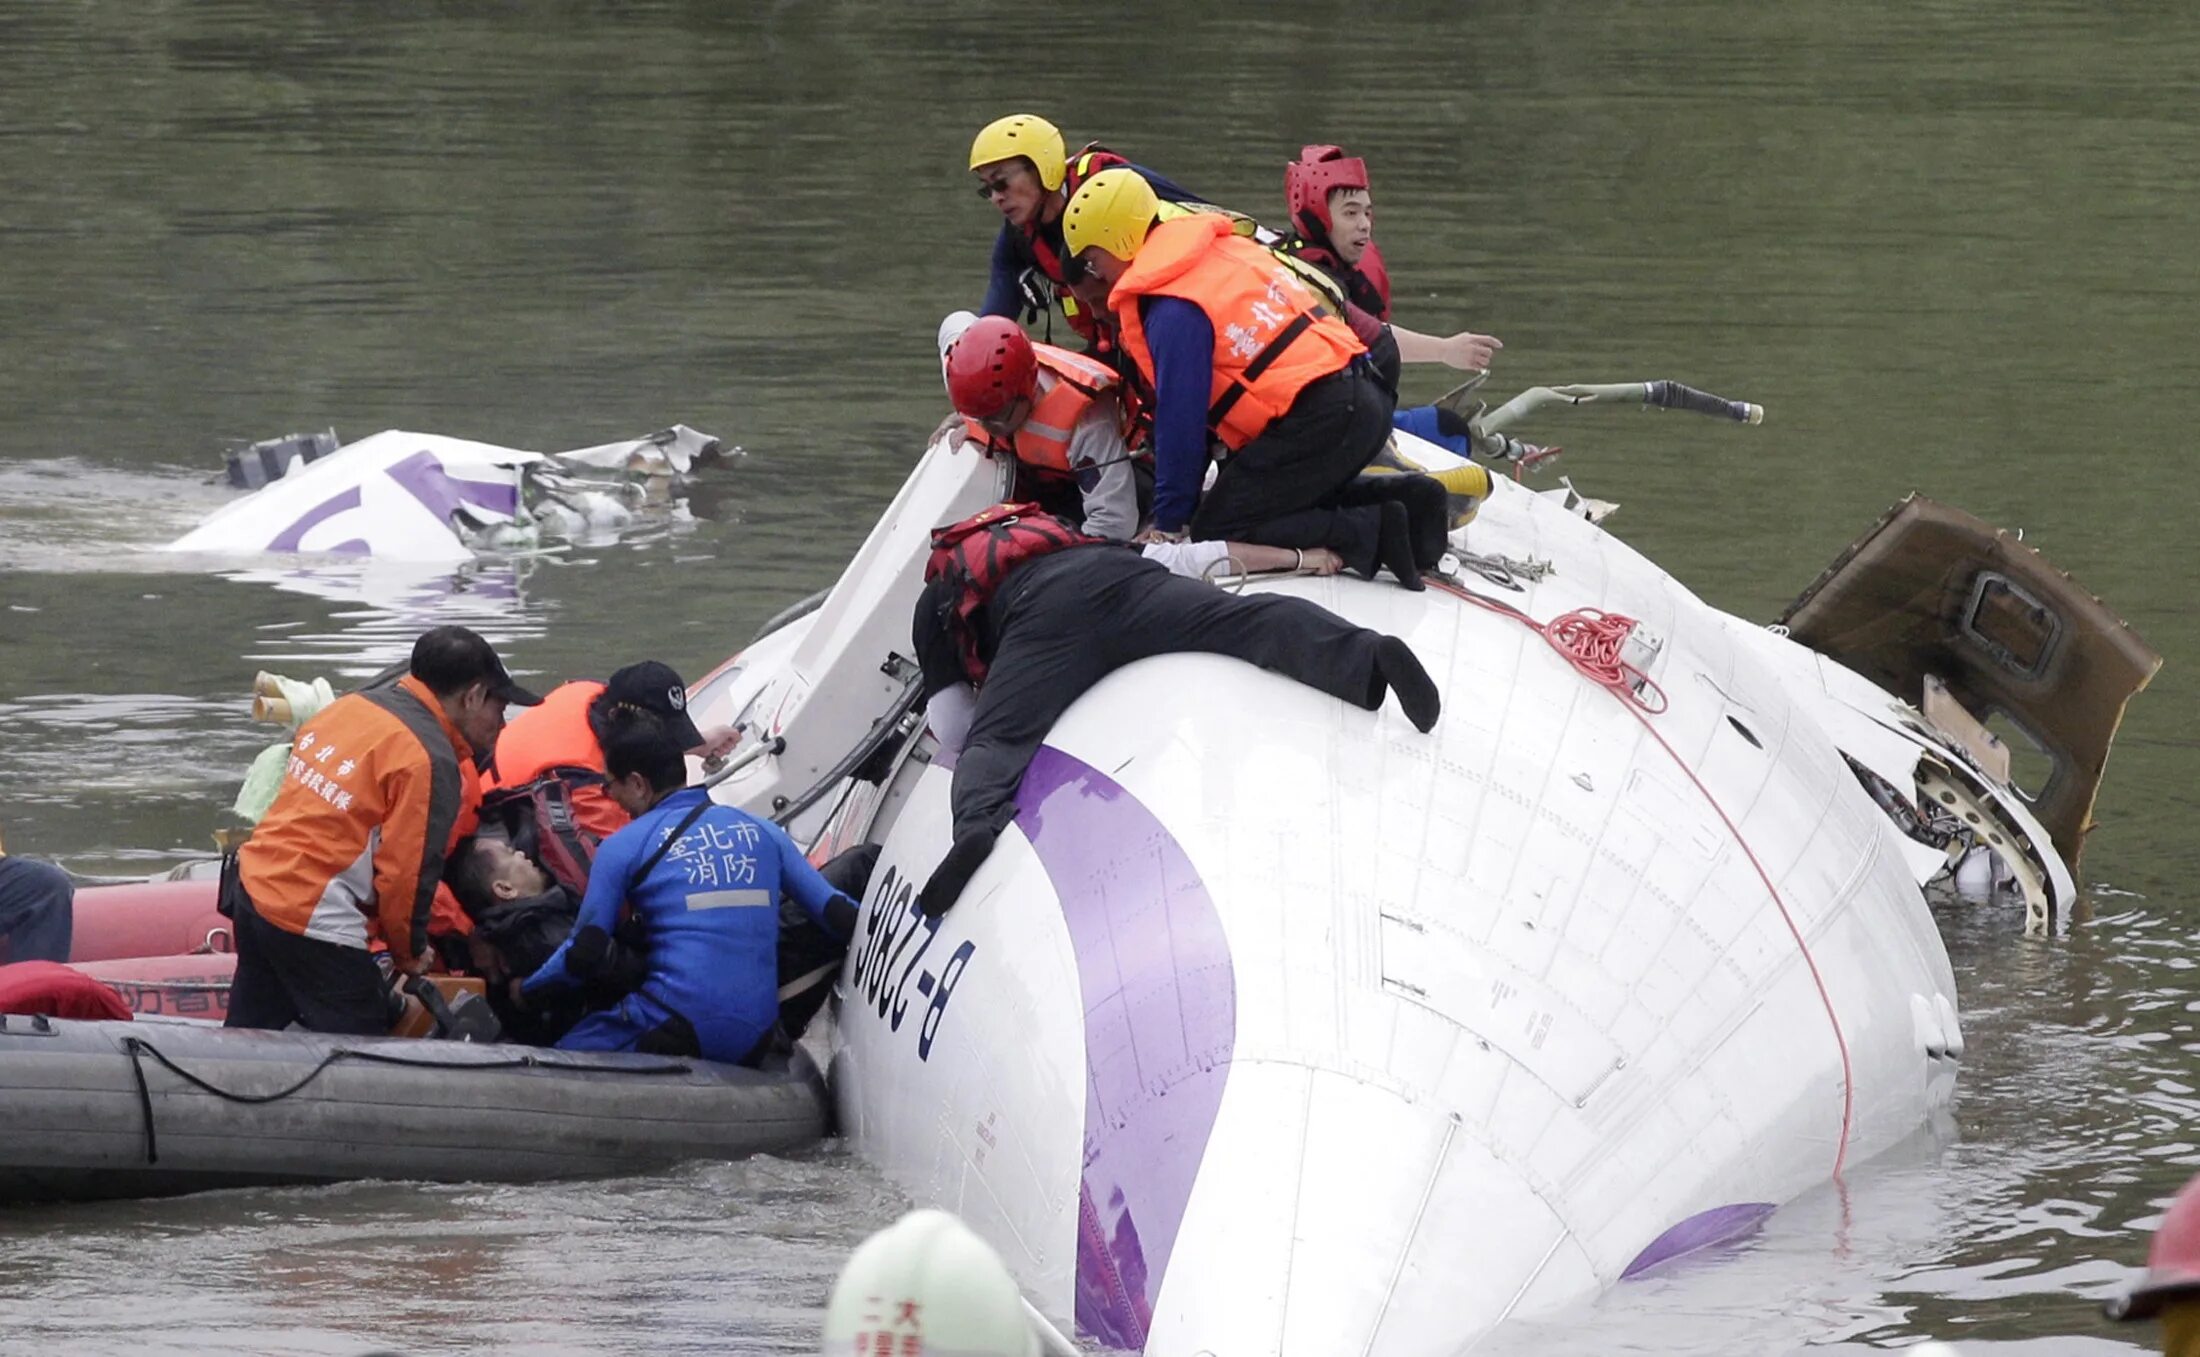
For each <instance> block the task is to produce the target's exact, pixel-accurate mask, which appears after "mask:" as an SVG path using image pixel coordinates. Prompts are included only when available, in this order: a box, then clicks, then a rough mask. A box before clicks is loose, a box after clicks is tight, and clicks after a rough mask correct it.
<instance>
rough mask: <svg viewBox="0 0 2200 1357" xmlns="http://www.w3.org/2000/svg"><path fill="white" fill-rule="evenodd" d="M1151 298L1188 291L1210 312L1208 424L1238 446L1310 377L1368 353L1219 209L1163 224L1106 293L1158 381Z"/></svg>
mask: <svg viewBox="0 0 2200 1357" xmlns="http://www.w3.org/2000/svg"><path fill="white" fill-rule="evenodd" d="M1144 297H1180V298H1182V299H1184V300H1185V301H1188V302H1192V303H1194V304H1196V305H1197V306H1198V307H1199V309H1200V310H1202V311H1204V312H1206V313H1207V319H1208V321H1209V322H1211V323H1212V324H1213V326H1214V331H1215V361H1214V373H1215V375H1214V384H1213V387H1212V388H1211V390H1210V391H1209V393H1208V400H1207V427H1208V428H1209V429H1211V430H1213V431H1214V434H1215V436H1216V437H1217V438H1220V439H1221V440H1222V442H1223V446H1225V447H1227V448H1229V449H1230V450H1231V451H1232V452H1235V451H1236V450H1238V449H1239V448H1242V447H1244V446H1245V445H1246V444H1247V443H1250V442H1252V441H1253V440H1254V439H1255V438H1258V437H1259V436H1260V434H1261V431H1262V430H1264V429H1266V428H1267V427H1268V426H1269V424H1270V423H1272V422H1274V421H1275V420H1276V419H1279V418H1281V417H1282V416H1283V414H1284V413H1285V412H1286V411H1288V410H1289V409H1290V408H1291V405H1292V402H1294V401H1296V400H1297V399H1298V398H1299V392H1301V391H1303V390H1305V389H1306V387H1307V386H1308V385H1309V384H1310V383H1313V382H1315V381H1318V380H1320V379H1321V378H1323V377H1327V376H1329V375H1331V374H1332V373H1336V372H1340V371H1342V370H1343V369H1344V367H1345V365H1346V364H1348V363H1350V362H1351V361H1352V360H1353V359H1354V358H1356V357H1358V356H1360V355H1361V354H1364V353H1366V352H1367V347H1366V346H1365V345H1363V344H1362V343H1360V341H1359V339H1358V338H1357V337H1355V336H1354V335H1353V333H1352V327H1351V326H1349V325H1347V324H1345V323H1344V321H1342V320H1340V319H1338V318H1337V316H1336V315H1335V314H1333V313H1332V312H1331V311H1330V310H1329V308H1328V307H1326V306H1324V305H1323V304H1322V302H1321V300H1320V298H1318V297H1317V296H1316V295H1315V293H1314V290H1313V289H1312V288H1310V287H1308V286H1307V285H1306V283H1305V282H1304V281H1303V280H1302V279H1301V278H1300V277H1299V276H1298V273H1297V271H1296V270H1294V269H1293V268H1292V267H1291V266H1290V265H1288V264H1286V263H1284V262H1283V261H1282V260H1280V259H1278V258H1276V256H1275V254H1274V253H1273V252H1271V251H1270V250H1268V249H1267V248H1266V247H1264V246H1260V245H1256V244H1254V243H1253V242H1252V241H1250V240H1246V239H1244V238H1242V237H1240V236H1238V235H1236V234H1235V233H1234V232H1233V231H1232V229H1231V225H1230V221H1229V219H1228V218H1227V217H1221V216H1216V215H1214V214H1211V213H1200V214H1195V215H1192V216H1187V217H1178V218H1175V219H1173V220H1169V221H1164V222H1162V223H1160V224H1159V225H1157V226H1155V227H1154V228H1153V231H1152V233H1151V234H1150V235H1148V236H1147V237H1146V243H1145V244H1144V245H1143V246H1142V247H1140V249H1139V251H1138V257H1137V258H1136V259H1133V260H1132V261H1131V264H1130V267H1129V269H1127V270H1126V271H1125V272H1124V274H1123V276H1122V277H1121V278H1119V279H1117V280H1116V283H1115V291H1114V292H1113V293H1112V294H1111V295H1110V297H1109V299H1108V303H1109V305H1110V306H1111V307H1113V308H1114V311H1115V318H1116V321H1117V323H1118V324H1119V325H1121V327H1122V331H1123V351H1124V352H1125V353H1128V354H1129V355H1130V356H1131V360H1132V361H1133V362H1134V363H1136V364H1137V366H1138V371H1139V374H1140V375H1141V376H1142V377H1144V378H1145V379H1146V382H1147V384H1148V385H1149V386H1150V385H1151V384H1152V383H1153V352H1152V350H1151V349H1149V348H1148V347H1147V345H1146V329H1145V325H1144V323H1143V322H1142V320H1141V319H1140V316H1139V312H1138V303H1139V300H1140V299H1141V298H1144Z"/></svg>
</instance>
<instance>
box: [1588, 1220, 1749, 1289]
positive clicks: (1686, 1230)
mask: <svg viewBox="0 0 2200 1357" xmlns="http://www.w3.org/2000/svg"><path fill="white" fill-rule="evenodd" d="M1773 1209H1774V1208H1773V1204H1772V1203H1771V1202H1736V1203H1735V1204H1734V1205H1732V1206H1714V1207H1712V1208H1711V1209H1710V1210H1708V1211H1699V1212H1697V1213H1696V1214H1695V1215H1692V1216H1690V1217H1689V1218H1688V1219H1686V1220H1684V1221H1682V1222H1681V1223H1680V1224H1678V1225H1676V1226H1674V1227H1673V1228H1672V1229H1670V1230H1667V1231H1666V1232H1665V1233H1664V1234H1661V1235H1659V1236H1658V1237H1657V1238H1656V1239H1653V1240H1651V1241H1650V1243H1649V1245H1648V1246H1647V1247H1645V1248H1644V1249H1643V1251H1642V1252H1641V1253H1638V1254H1636V1255H1635V1261H1634V1262H1632V1263H1629V1264H1628V1265H1627V1268H1626V1270H1625V1271H1623V1272H1621V1273H1620V1274H1619V1277H1620V1280H1621V1281H1626V1280H1627V1279H1628V1278H1629V1277H1637V1276H1640V1275H1641V1274H1643V1273H1645V1272H1648V1271H1649V1270H1650V1269H1652V1268H1654V1267H1656V1266H1657V1265H1658V1264H1660V1263H1670V1262H1672V1261H1673V1260H1674V1259H1675V1258H1679V1257H1681V1256H1682V1255H1684V1254H1690V1253H1694V1252H1696V1251H1697V1250H1698V1249H1708V1248H1710V1247H1711V1246H1712V1245H1714V1244H1728V1243H1732V1242H1733V1241H1734V1240H1737V1239H1740V1238H1741V1237H1742V1236H1743V1235H1746V1234H1749V1233H1750V1232H1751V1231H1753V1230H1755V1229H1756V1228H1757V1227H1758V1226H1760V1225H1762V1224H1764V1223H1765V1217H1766V1216H1769V1215H1771V1214H1772V1212H1773Z"/></svg>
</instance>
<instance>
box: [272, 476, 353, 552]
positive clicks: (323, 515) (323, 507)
mask: <svg viewBox="0 0 2200 1357" xmlns="http://www.w3.org/2000/svg"><path fill="white" fill-rule="evenodd" d="M358 507H359V487H358V486H356V485H355V486H353V487H352V488H351V489H349V490H346V491H345V492H344V493H342V494H341V495H335V496H332V497H330V498H328V499H325V500H322V501H321V502H320V503H319V504H316V505H314V506H313V507H312V508H311V509H308V510H307V511H306V513H305V515H304V516H303V517H301V518H300V519H299V520H298V521H297V522H295V523H293V524H291V525H290V526H289V527H287V528H285V529H283V530H282V531H281V532H279V533H277V534H276V535H275V540H274V541H272V542H270V543H268V544H267V549H268V550H269V551H296V550H297V549H298V544H299V543H300V542H302V541H304V540H305V536H306V534H307V533H309V532H311V531H313V530H314V529H315V528H317V527H319V526H321V525H322V524H323V523H326V522H327V521H328V520H330V519H332V518H334V517H336V516H337V515H338V514H340V513H343V512H344V511H345V510H347V509H356V508H358Z"/></svg>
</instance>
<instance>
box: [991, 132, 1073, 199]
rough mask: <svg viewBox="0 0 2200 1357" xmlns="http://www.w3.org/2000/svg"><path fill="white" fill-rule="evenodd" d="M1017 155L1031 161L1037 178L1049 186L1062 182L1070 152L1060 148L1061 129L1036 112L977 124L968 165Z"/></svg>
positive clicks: (1058, 186) (1010, 158)
mask: <svg viewBox="0 0 2200 1357" xmlns="http://www.w3.org/2000/svg"><path fill="white" fill-rule="evenodd" d="M1017 156H1022V157H1023V158H1024V159H1026V160H1028V161H1030V162H1031V168H1033V169H1034V170H1037V171H1038V172H1039V182H1040V183H1041V184H1044V185H1045V186H1046V187H1047V188H1048V189H1050V190H1051V189H1058V188H1060V187H1061V186H1062V170H1063V167H1064V166H1065V165H1067V164H1068V162H1069V152H1067V151H1066V150H1064V149H1063V148H1062V129H1060V128H1059V127H1056V126H1055V125H1054V124H1053V123H1050V122H1048V121H1047V120H1046V119H1044V118H1042V117H1039V116H1038V115H1037V114H1033V113H1011V114H1009V115H1008V116H1007V117H1005V118H995V119H994V120H993V121H992V122H989V123H987V124H986V125H985V126H984V127H981V128H979V129H978V139H977V140H976V141H973V142H971V143H970V168H971V169H976V168H978V167H979V166H980V165H990V164H992V163H993V162H994V161H996V160H1013V159H1015V158H1016V157H1017Z"/></svg>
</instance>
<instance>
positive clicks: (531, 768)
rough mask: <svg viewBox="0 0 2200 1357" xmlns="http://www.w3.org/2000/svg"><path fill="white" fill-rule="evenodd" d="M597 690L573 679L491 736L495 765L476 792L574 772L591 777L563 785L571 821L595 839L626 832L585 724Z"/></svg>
mask: <svg viewBox="0 0 2200 1357" xmlns="http://www.w3.org/2000/svg"><path fill="white" fill-rule="evenodd" d="M602 691H603V684H602V683H600V682H598V681H596V680H595V679H574V680H573V681H572V682H570V683H561V684H559V685H558V686H557V687H555V688H552V689H551V690H550V691H549V692H547V693H545V694H543V698H542V705H541V706H539V707H529V708H526V709H525V710H523V711H522V712H521V713H520V714H519V715H518V716H515V717H513V718H512V719H511V721H510V722H508V723H507V724H506V725H505V727H504V733H503V734H502V735H499V736H498V737H497V756H496V762H495V764H494V766H492V767H491V768H490V770H489V772H488V775H487V776H486V777H484V778H483V779H482V788H481V789H482V791H483V792H496V791H501V790H503V789H504V788H506V787H524V786H526V785H527V784H528V783H530V782H533V781H534V780H535V779H536V778H538V777H541V776H542V775H543V774H545V773H547V772H549V771H551V770H552V769H554V768H578V769H581V770H582V771H584V772H589V773H594V774H595V775H596V777H595V779H587V778H581V779H572V780H569V781H568V784H567V799H569V800H570V801H571V802H572V805H573V819H574V820H575V821H576V822H578V823H579V825H580V827H581V828H582V829H585V830H587V831H588V832H589V833H591V834H593V835H595V836H596V837H597V838H599V839H608V838H610V837H611V836H612V835H614V834H616V833H618V832H619V831H620V830H622V829H624V828H626V822H627V820H628V818H629V817H628V815H627V813H626V812H625V811H623V810H620V809H619V805H618V803H617V802H616V801H613V800H612V799H611V798H610V797H609V796H607V795H605V794H604V789H603V783H602V781H601V779H602V778H603V777H604V776H605V773H604V766H603V746H601V745H599V744H597V743H596V732H595V731H594V730H592V729H591V728H590V727H589V724H588V707H589V704H590V703H592V702H594V701H595V700H596V696H597V694H599V693H601V692H602Z"/></svg>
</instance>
